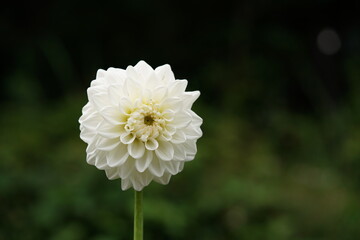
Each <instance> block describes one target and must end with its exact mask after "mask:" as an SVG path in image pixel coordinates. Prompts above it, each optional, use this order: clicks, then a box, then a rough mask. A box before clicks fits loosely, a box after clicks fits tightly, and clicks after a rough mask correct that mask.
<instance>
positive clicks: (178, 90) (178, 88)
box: [169, 80, 188, 96]
mask: <svg viewBox="0 0 360 240" xmlns="http://www.w3.org/2000/svg"><path fill="white" fill-rule="evenodd" d="M187 84H188V81H187V80H176V81H174V82H173V83H172V84H171V85H170V87H169V95H170V96H181V94H183V93H184V92H185V89H186V86H187Z"/></svg>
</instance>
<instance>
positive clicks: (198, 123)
mask: <svg viewBox="0 0 360 240" xmlns="http://www.w3.org/2000/svg"><path fill="white" fill-rule="evenodd" d="M190 114H191V116H192V122H191V124H192V125H193V126H196V127H200V126H201V124H202V123H203V120H202V118H201V117H199V116H198V115H197V114H196V113H194V112H193V111H190Z"/></svg>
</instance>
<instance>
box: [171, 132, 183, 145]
mask: <svg viewBox="0 0 360 240" xmlns="http://www.w3.org/2000/svg"><path fill="white" fill-rule="evenodd" d="M186 137H187V136H186V135H185V132H184V131H183V130H177V131H176V133H175V134H174V135H172V138H171V140H170V141H171V142H172V143H174V144H179V143H183V142H185V141H186Z"/></svg>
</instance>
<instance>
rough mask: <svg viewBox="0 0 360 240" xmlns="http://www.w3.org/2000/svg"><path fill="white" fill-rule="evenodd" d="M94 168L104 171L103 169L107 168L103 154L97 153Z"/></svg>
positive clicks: (101, 152)
mask: <svg viewBox="0 0 360 240" xmlns="http://www.w3.org/2000/svg"><path fill="white" fill-rule="evenodd" d="M95 166H96V167H97V168H98V169H101V170H104V169H105V168H107V167H108V165H107V162H106V155H105V152H103V151H97V154H96V159H95Z"/></svg>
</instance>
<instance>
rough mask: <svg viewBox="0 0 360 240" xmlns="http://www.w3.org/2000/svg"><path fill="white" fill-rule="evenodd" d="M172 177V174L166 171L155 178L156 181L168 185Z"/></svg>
mask: <svg viewBox="0 0 360 240" xmlns="http://www.w3.org/2000/svg"><path fill="white" fill-rule="evenodd" d="M170 178H171V174H170V173H165V174H164V175H163V176H161V177H156V178H154V181H155V182H157V183H160V184H163V185H166V184H168V183H169V182H170Z"/></svg>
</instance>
